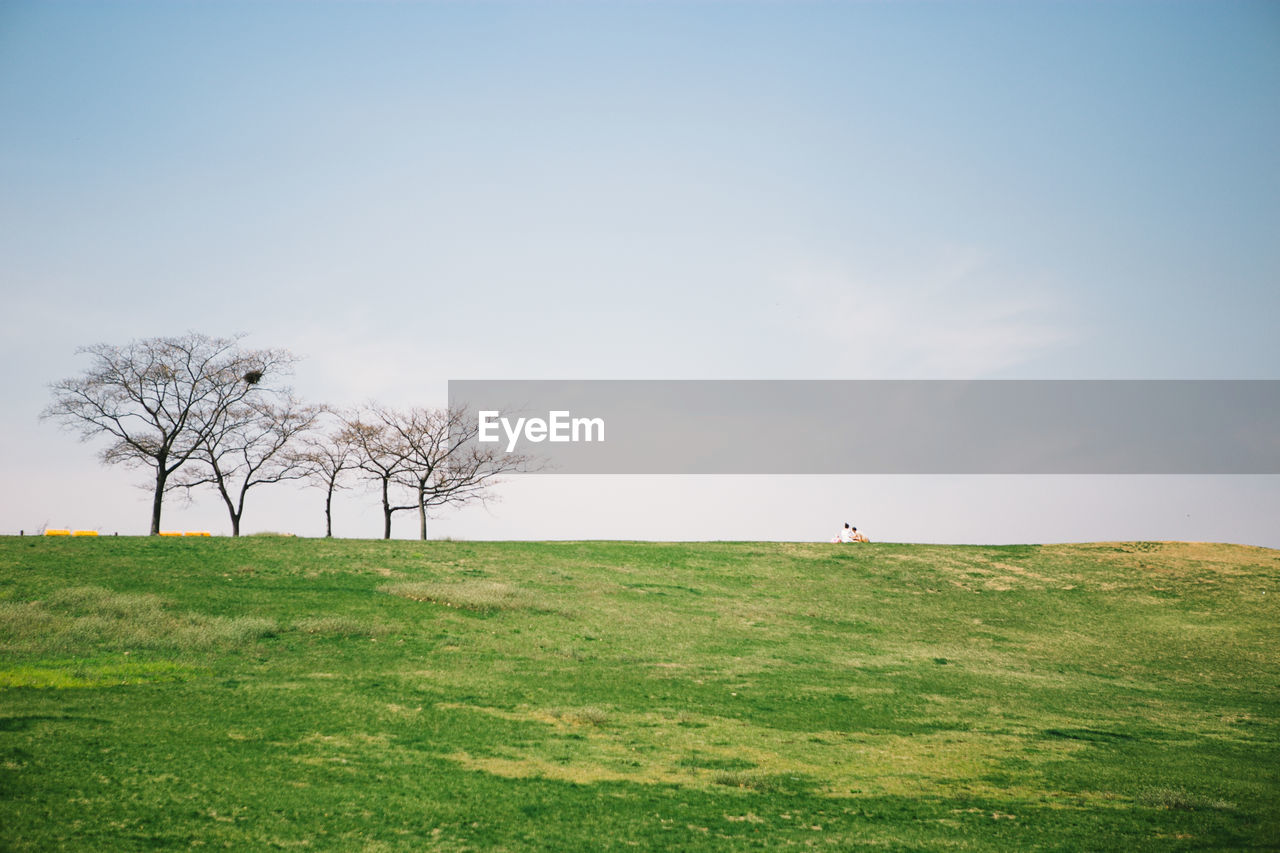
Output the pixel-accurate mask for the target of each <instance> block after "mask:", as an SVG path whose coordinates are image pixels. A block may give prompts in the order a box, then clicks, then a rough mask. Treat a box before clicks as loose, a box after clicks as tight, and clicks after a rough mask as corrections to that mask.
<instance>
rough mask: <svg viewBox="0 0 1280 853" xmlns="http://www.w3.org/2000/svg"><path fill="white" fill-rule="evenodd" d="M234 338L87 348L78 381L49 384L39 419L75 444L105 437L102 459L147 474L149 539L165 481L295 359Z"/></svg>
mask: <svg viewBox="0 0 1280 853" xmlns="http://www.w3.org/2000/svg"><path fill="white" fill-rule="evenodd" d="M239 340H240V338H239V337H232V338H213V337H209V336H207V335H202V334H198V333H196V332H188V333H187V334H185V335H182V336H180V337H163V338H146V339H143V340H135V341H132V342H130V343H128V344H125V345H124V346H119V345H114V344H95V345H93V346H89V347H82V348H80V349H79V350H77V352H82V353H88V354H89V355H91V356H92V357H93V363H92V365H91V366H90V367H89V368H88V370H86V371H85V372H84V373H83V374H81V375H80V376H74V377H71V378H69V379H63V380H61V381H59V382H55V383H53V384H52V385H51V386H50V390H51V392H52V394H53V402H52V403H51V404H50V405H49V406H48V407H47V408H46V409H45V410H44V412H43V413H42V415H41V417H44V418H52V419H55V420H58V421H61V422H62V423H63V424H64V425H65V426H67V427H68V428H70V429H73V430H75V431H76V432H78V433H80V438H81V440H83V441H88V440H89V439H92V438H96V437H98V436H100V435H105V436H107V437H108V438H109V439H110V440H111V443H110V444H109V445H108V446H107V447H106V448H105V449H104V450H103V451H102V453H101V458H102V461H103V462H105V463H108V464H116V463H120V464H124V465H126V466H130V467H149V468H152V469H153V470H154V472H155V473H154V483H153V485H154V493H153V499H152V505H151V535H153V536H154V535H156V534H158V533H159V532H160V511H161V508H162V505H163V501H164V495H165V492H166V491H167V490H168V489H169V478H170V477H171V476H172V475H173V474H174V472H175V471H177V470H178V469H179V468H181V467H182V466H183V465H186V464H187V463H188V462H189V461H190V460H191V458H192V457H193V455H194V454H195V453H196V452H197V451H198V450H199V448H200V447H201V446H202V445H203V444H204V443H205V441H206V440H207V439H208V438H209V437H210V436H211V435H212V434H213V433H214V432H215V431H216V430H218V429H219V428H220V426H221V424H222V423H223V422H224V421H225V418H226V414H227V412H228V411H229V410H231V409H232V408H234V407H236V406H239V405H241V404H242V403H245V402H246V401H248V400H250V399H252V398H253V397H255V396H257V395H259V394H260V393H261V392H263V391H264V390H266V388H267V387H268V386H267V385H264V384H263V380H264V379H273V378H274V377H275V376H277V375H278V374H283V373H287V372H288V371H289V369H290V368H291V367H292V365H293V363H294V362H295V361H296V359H295V358H294V356H293V355H292V354H290V353H289V352H287V351H285V350H275V349H257V350H243V349H241V348H240V347H239Z"/></svg>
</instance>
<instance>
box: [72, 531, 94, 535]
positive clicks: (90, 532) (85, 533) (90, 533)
mask: <svg viewBox="0 0 1280 853" xmlns="http://www.w3.org/2000/svg"><path fill="white" fill-rule="evenodd" d="M71 535H72V536H97V535H98V531H96V530H77V531H75V532H74V533H72V534H71Z"/></svg>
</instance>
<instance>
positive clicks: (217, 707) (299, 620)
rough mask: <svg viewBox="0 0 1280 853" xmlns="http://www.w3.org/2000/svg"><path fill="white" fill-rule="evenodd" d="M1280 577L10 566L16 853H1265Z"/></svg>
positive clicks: (397, 548) (879, 570)
mask: <svg viewBox="0 0 1280 853" xmlns="http://www.w3.org/2000/svg"><path fill="white" fill-rule="evenodd" d="M1278 635H1280V552H1277V551H1269V550H1265V549H1256V548H1243V547H1236V546H1228V545H1205V544H1157V543H1108V544H1094V545H1072V546H1043V547H1035V546H1027V547H998V548H997V547H943V546H920V545H887V544H874V545H869V546H835V545H825V544H822V545H816V544H815V545H804V544H768V543H725V544H649V543H615V542H590V543H554V544H553V543H462V542H428V543H420V542H374V541H344V540H338V541H323V540H305V539H291V538H277V537H271V538H268V537H251V538H245V539H240V540H229V539H212V540H200V541H192V540H162V539H145V538H123V537H122V538H118V539H117V538H100V539H97V540H92V539H43V538H34V537H27V538H13V537H7V538H2V539H0V848H3V849H11V850H49V849H71V850H77V849H79V850H112V849H128V850H136V849H144V848H154V847H192V846H198V847H231V848H237V849H271V848H276V847H278V848H304V849H315V850H370V851H375V850H449V851H454V850H458V851H461V850H556V851H572V850H632V849H649V850H701V849H707V850H713V849H714V850H739V849H764V848H769V849H773V848H783V847H798V848H818V849H833V850H845V849H850V848H857V847H860V846H867V847H873V848H882V849H891V850H892V849H913V850H914V849H926V850H928V849H938V850H944V849H945V850H1037V849H1039V850H1079V849H1115V850H1135V849H1152V850H1179V849H1196V850H1202V849H1268V848H1269V849H1275V848H1277V847H1280V643H1278Z"/></svg>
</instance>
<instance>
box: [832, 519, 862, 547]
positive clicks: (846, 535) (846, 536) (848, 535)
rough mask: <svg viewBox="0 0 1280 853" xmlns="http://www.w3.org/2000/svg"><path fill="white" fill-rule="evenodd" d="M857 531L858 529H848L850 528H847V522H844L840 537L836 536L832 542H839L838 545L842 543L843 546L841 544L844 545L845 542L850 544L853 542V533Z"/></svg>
mask: <svg viewBox="0 0 1280 853" xmlns="http://www.w3.org/2000/svg"><path fill="white" fill-rule="evenodd" d="M857 529H858V528H856V527H853V528H850V527H849V522H847V521H846V522H845V523H844V529H843V530H841V531H840V535H839V536H837V537H836V538H835V540H834V541H836V542H840V543H842V544H843V543H845V542H852V541H853V531H855V530H857Z"/></svg>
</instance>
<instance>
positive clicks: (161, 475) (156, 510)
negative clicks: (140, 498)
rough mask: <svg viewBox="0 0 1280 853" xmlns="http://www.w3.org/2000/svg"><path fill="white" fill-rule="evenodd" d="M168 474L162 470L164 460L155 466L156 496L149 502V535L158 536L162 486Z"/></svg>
mask: <svg viewBox="0 0 1280 853" xmlns="http://www.w3.org/2000/svg"><path fill="white" fill-rule="evenodd" d="M168 477H169V475H168V472H166V471H165V470H164V460H160V464H159V465H157V466H156V494H155V497H154V498H152V500H151V535H152V536H159V535H160V507H161V505H162V504H163V502H164V484H165V481H166V480H167V479H168Z"/></svg>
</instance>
